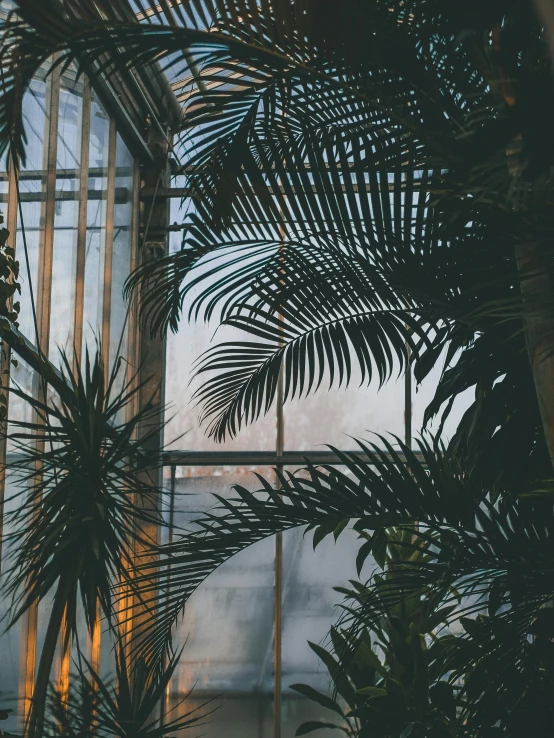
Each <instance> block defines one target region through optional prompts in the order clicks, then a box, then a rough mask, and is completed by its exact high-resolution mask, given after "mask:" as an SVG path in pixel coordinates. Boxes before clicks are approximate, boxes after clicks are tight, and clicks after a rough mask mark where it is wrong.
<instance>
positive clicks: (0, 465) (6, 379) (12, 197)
mask: <svg viewBox="0 0 554 738" xmlns="http://www.w3.org/2000/svg"><path fill="white" fill-rule="evenodd" d="M8 169H9V171H8V177H9V180H8V213H7V219H6V226H7V228H8V231H9V232H10V241H11V243H12V245H13V248H14V250H15V242H16V232H17V189H16V183H15V169H14V166H13V161H12V160H11V158H10V160H9V162H8ZM12 302H13V300H11V299H10V302H9V304H10V306H11V304H12ZM11 358H12V352H11V346H10V344H9V343H8V342H7V341H5V340H2V342H1V346H0V376H1V382H0V384H1V387H2V388H4V387H5V388H6V391H5V392H3V394H4V398H5V405H4V406H3V410H4V413H5V415H4V422H3V423H2V426H3V427H2V428H1V430H2V433H1V434H0V573H1V572H2V544H3V540H4V499H5V488H6V453H7V445H8V438H7V433H6V431H7V426H8V411H9V407H10V393H9V392H8V391H7V390H8V389H9V384H10V366H11Z"/></svg>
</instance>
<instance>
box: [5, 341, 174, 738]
mask: <svg viewBox="0 0 554 738" xmlns="http://www.w3.org/2000/svg"><path fill="white" fill-rule="evenodd" d="M101 357H102V352H101V350H98V352H97V353H96V356H95V357H94V358H93V359H92V361H91V359H90V357H89V354H88V351H87V353H86V357H85V365H84V367H82V368H81V367H80V366H79V365H77V368H76V369H75V370H74V369H73V368H72V365H71V364H70V361H69V359H68V358H67V356H66V355H65V354H63V353H62V374H61V376H57V375H56V374H55V373H54V372H52V371H51V365H49V364H48V362H47V361H46V360H45V359H42V360H41V361H42V363H43V364H44V372H41V373H43V374H44V375H46V374H48V376H49V378H50V380H51V383H50V387H51V390H50V391H51V393H52V394H53V398H51V399H48V400H45V399H43V398H38V399H37V398H35V397H34V396H32V395H29V394H27V393H26V392H25V391H24V390H21V389H18V388H13V389H12V390H11V391H12V393H13V394H15V395H17V396H18V397H20V398H21V399H23V400H24V401H25V402H26V403H28V404H29V405H30V407H31V408H32V409H33V411H34V414H35V415H34V418H35V419H34V420H33V421H31V422H23V421H21V422H17V423H16V424H15V431H11V432H10V440H11V442H12V443H13V444H14V445H15V449H16V451H17V452H18V458H17V461H16V462H15V463H14V464H13V465H11V469H12V471H13V474H14V476H15V480H16V481H15V484H16V490H17V491H16V492H15V495H16V496H17V498H18V502H19V504H18V506H17V508H16V509H15V510H14V511H13V512H12V513H11V514H10V519H9V530H10V532H9V534H8V536H6V540H7V543H8V549H9V554H8V557H7V562H8V567H7V574H6V582H5V585H4V592H3V596H5V597H7V598H9V599H10V600H11V606H10V611H9V622H8V624H7V625H8V627H11V626H12V625H13V624H14V623H15V622H16V621H17V620H18V619H19V618H20V617H21V616H22V615H23V614H24V613H25V612H27V611H28V610H29V609H30V608H32V607H34V606H36V605H38V603H39V602H41V601H42V600H44V598H46V597H49V596H50V595H52V594H53V601H52V607H51V611H50V615H49V620H48V626H47V629H46V635H45V640H44V644H43V648H42V651H41V655H40V662H39V666H38V671H37V677H36V683H35V687H34V693H33V699H32V704H31V710H30V714H29V719H28V726H27V728H28V735H29V736H41V735H42V730H43V724H44V709H45V704H46V695H47V690H48V685H49V680H50V672H51V669H52V664H53V660H54V657H55V652H56V647H57V644H58V642H59V638H60V634H61V633H62V624H63V642H64V648H65V649H66V650H67V648H68V647H69V644H70V643H71V642H72V641H74V640H75V639H76V637H77V631H78V624H79V616H78V606H79V603H82V606H83V612H84V617H85V623H86V627H87V629H88V631H89V633H90V634H92V631H93V628H94V625H95V623H96V621H97V613H98V611H99V610H100V611H101V613H102V614H103V616H104V617H105V618H106V622H107V625H108V626H109V627H110V628H111V629H112V630H113V629H114V628H115V626H116V624H117V616H116V595H115V588H116V587H118V586H119V587H121V588H122V590H123V591H124V592H125V594H126V595H127V596H129V594H130V593H131V595H132V593H133V592H134V589H133V580H132V572H133V568H134V566H135V565H136V562H135V554H134V552H135V549H136V548H137V546H138V545H139V544H140V545H141V546H142V547H143V548H144V550H145V551H150V550H151V549H152V541H148V540H145V537H144V535H143V534H142V533H141V529H142V528H141V524H150V525H152V524H155V525H159V524H160V523H161V520H160V516H159V515H158V514H157V513H156V510H157V507H156V505H155V504H154V502H155V496H156V493H157V490H156V488H155V487H154V486H153V484H152V482H151V479H150V477H149V475H148V473H149V472H150V473H151V470H152V469H153V468H155V467H156V465H157V464H158V463H159V461H158V460H157V459H153V458H152V455H151V454H147V453H146V452H145V451H144V449H143V448H142V447H141V446H139V443H138V441H137V440H136V439H135V437H134V436H135V432H136V429H137V425H138V423H145V422H146V423H147V424H148V419H149V414H150V413H151V411H150V410H148V409H146V410H143V411H141V412H139V413H138V414H136V415H134V416H133V417H132V418H131V419H130V420H123V421H122V420H121V417H122V416H124V415H125V411H126V410H127V408H128V406H129V403H130V402H131V401H132V400H133V398H134V396H135V394H136V393H137V391H138V388H137V387H136V386H133V384H132V383H131V382H124V383H123V386H122V388H121V389H119V390H116V389H115V386H116V383H117V380H118V375H119V370H120V362H116V365H115V367H114V369H113V370H112V371H111V373H110V374H109V375H108V376H106V373H105V370H104V368H103V364H102V358H101ZM135 384H136V383H135ZM11 425H13V424H11ZM151 432H152V433H154V432H156V430H155V429H153V430H152V431H151ZM145 502H146V503H150V504H145ZM126 616H127V615H126V612H125V611H123V612H121V613H119V617H120V618H123V619H125V618H126Z"/></svg>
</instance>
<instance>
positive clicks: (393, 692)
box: [291, 529, 460, 738]
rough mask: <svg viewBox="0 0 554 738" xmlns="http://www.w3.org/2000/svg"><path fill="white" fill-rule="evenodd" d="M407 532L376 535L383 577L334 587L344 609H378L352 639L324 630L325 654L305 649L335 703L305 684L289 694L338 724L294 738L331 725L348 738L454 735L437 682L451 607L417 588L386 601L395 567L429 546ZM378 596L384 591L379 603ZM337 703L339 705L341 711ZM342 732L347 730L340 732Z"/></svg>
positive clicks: (443, 684)
mask: <svg viewBox="0 0 554 738" xmlns="http://www.w3.org/2000/svg"><path fill="white" fill-rule="evenodd" d="M413 538H414V536H413V532H412V531H411V530H410V529H401V530H395V529H388V530H386V531H384V535H383V541H384V545H383V549H384V554H385V556H386V560H387V563H386V565H385V570H384V572H383V573H374V574H373V576H372V581H371V583H370V584H369V585H368V584H363V583H362V582H351V588H350V589H345V588H340V587H338V588H337V591H338V592H340V593H342V594H343V595H344V596H345V601H344V605H343V607H344V608H345V610H346V613H348V612H349V611H350V610H351V607H352V606H355V607H362V608H363V609H364V611H367V610H368V609H369V610H370V611H376V610H377V611H378V612H380V613H381V617H380V618H379V620H378V621H377V622H374V623H372V631H371V632H370V631H367V630H362V632H361V633H360V634H359V635H356V636H352V634H351V633H350V632H349V630H348V629H346V630H343V629H341V628H337V627H333V628H331V634H330V635H331V643H332V650H331V651H327V650H325V649H324V648H323V647H322V646H319V645H317V644H315V643H310V647H311V649H312V650H313V651H314V652H315V653H316V654H317V655H318V656H319V657H320V659H321V661H322V662H323V663H324V664H325V666H326V667H327V669H328V670H329V676H330V678H331V680H332V682H333V687H334V690H333V691H334V697H329V696H327V695H324V694H321V693H320V692H317V691H316V690H314V689H313V688H311V687H310V686H309V685H306V684H293V685H291V688H292V689H294V690H296V691H297V692H299V693H300V694H303V695H304V696H306V697H308V698H310V699H312V700H315V701H316V702H318V703H319V704H321V705H322V706H324V707H327V708H328V709H331V710H333V712H335V713H337V714H338V715H339V716H340V717H341V718H342V721H341V724H339V725H338V726H337V725H334V724H330V723H322V722H317V721H313V722H308V723H304V724H302V725H301V726H300V727H299V728H298V730H297V731H296V735H305V734H307V733H310V732H312V731H314V730H319V729H321V728H336V727H338V728H339V729H341V730H344V732H346V733H347V735H351V736H355V737H358V736H360V737H361V736H368V737H369V736H371V737H374V738H380V736H383V738H395V737H397V736H406V735H410V736H413V737H414V738H416V737H417V736H418V735H422V736H426V735H429V736H437V738H439V736H445V737H450V736H453V735H457V734H458V732H459V731H458V730H457V728H459V727H460V726H459V725H458V723H457V705H456V694H455V691H454V688H453V686H452V685H451V684H449V683H448V682H447V681H446V680H445V679H444V677H446V676H447V674H446V673H444V667H445V659H444V656H443V653H442V651H443V650H444V648H445V647H446V648H447V649H451V648H452V642H451V637H448V638H444V635H445V634H444V633H442V636H443V637H441V633H440V630H441V626H442V625H443V623H444V621H445V620H446V618H447V617H448V615H450V614H451V613H452V611H453V610H454V609H455V607H456V605H455V604H451V605H449V606H447V607H445V608H442V607H441V604H442V601H443V599H444V594H445V593H444V591H443V590H441V589H440V588H439V587H437V588H436V589H430V588H424V589H423V590H422V591H416V592H412V591H410V592H409V593H408V595H407V596H406V597H405V598H402V599H399V600H398V602H396V603H393V604H390V603H389V602H387V599H388V598H387V597H386V595H387V594H388V591H389V585H390V581H387V579H389V580H390V579H391V578H392V579H394V577H395V565H398V564H399V563H400V565H402V564H404V563H407V562H408V563H410V562H414V561H422V560H423V559H424V558H425V557H426V550H427V549H428V548H429V547H430V545H431V543H430V542H429V541H417V540H416V541H415V545H414V540H413ZM381 590H384V592H385V598H384V602H381ZM341 700H342V701H343V702H344V703H345V704H346V706H347V708H348V709H347V711H346V712H345V711H344V708H343V706H342V705H341ZM345 728H346V730H345Z"/></svg>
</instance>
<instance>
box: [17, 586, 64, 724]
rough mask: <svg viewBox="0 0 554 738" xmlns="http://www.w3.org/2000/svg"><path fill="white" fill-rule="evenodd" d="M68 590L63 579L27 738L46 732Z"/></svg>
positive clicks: (42, 653)
mask: <svg viewBox="0 0 554 738" xmlns="http://www.w3.org/2000/svg"><path fill="white" fill-rule="evenodd" d="M67 589H68V588H67V586H66V584H65V582H64V581H63V580H62V579H61V580H60V582H59V584H58V588H57V590H56V594H55V595H54V602H53V605H52V611H51V613H50V619H49V621H48V627H47V629H46V636H45V638H44V645H43V646H42V651H41V654H40V662H39V667H38V672H37V678H36V681H35V688H34V691H33V698H32V700H31V708H30V711H29V718H28V720H27V726H26V737H27V738H42V733H43V730H44V714H45V711H46V698H47V695H48V685H49V683H50V672H51V671H52V664H53V663H54V657H55V655H56V647H57V645H58V638H59V635H60V632H61V628H62V623H63V617H64V612H65V606H66V599H67V598H66V593H67Z"/></svg>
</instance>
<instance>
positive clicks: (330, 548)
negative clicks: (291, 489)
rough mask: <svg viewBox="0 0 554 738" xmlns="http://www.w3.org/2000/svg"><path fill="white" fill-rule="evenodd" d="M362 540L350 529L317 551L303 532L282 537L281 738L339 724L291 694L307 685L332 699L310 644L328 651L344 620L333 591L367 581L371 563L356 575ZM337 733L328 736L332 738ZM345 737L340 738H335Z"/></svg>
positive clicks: (329, 714) (326, 677) (339, 599)
mask: <svg viewBox="0 0 554 738" xmlns="http://www.w3.org/2000/svg"><path fill="white" fill-rule="evenodd" d="M359 546H360V542H359V540H358V535H357V533H355V532H354V531H353V530H351V529H346V530H345V531H344V532H343V533H342V534H341V535H340V536H339V538H338V540H337V541H336V542H335V540H334V538H333V536H328V537H327V538H325V539H324V540H323V541H322V542H321V543H320V544H319V545H318V546H317V548H316V549H315V551H314V548H313V536H312V534H311V533H309V534H307V535H306V536H305V535H304V529H296V530H291V531H286V532H285V533H284V534H283V595H282V603H283V604H282V607H283V628H282V680H281V688H282V736H283V738H293V736H294V735H295V733H296V730H297V729H298V727H299V726H300V725H301V724H302V723H303V722H306V721H308V720H323V721H324V722H330V723H335V724H336V723H337V716H336V715H334V714H333V713H332V712H330V711H328V710H325V708H323V707H321V706H320V705H319V704H317V703H315V702H312V701H311V700H308V699H306V698H304V697H302V696H301V695H299V694H298V693H297V692H294V691H293V690H291V689H290V686H291V684H307V685H309V686H310V687H313V688H314V689H317V690H318V691H320V692H323V693H324V694H329V695H332V685H331V682H330V679H329V673H328V671H327V669H326V668H325V666H324V665H323V664H322V663H321V661H320V660H319V658H318V657H317V656H316V654H315V653H314V652H313V651H312V649H311V648H310V646H309V643H308V642H309V641H310V642H312V643H315V644H317V645H319V646H322V647H323V648H326V649H329V648H330V641H329V631H330V628H331V626H332V625H334V624H336V622H337V620H338V619H339V617H340V614H341V609H340V607H338V605H339V604H340V603H341V602H342V595H341V594H339V593H337V592H335V591H334V589H333V588H334V587H337V586H343V587H344V586H346V587H347V586H348V582H349V580H350V579H358V578H361V579H362V580H365V579H367V578H368V577H369V575H370V573H371V569H372V567H373V564H372V561H371V560H370V559H368V560H367V561H366V563H365V565H364V568H363V570H362V573H361V576H360V577H358V575H357V573H356V554H357V552H358V549H359ZM334 735H335V732H334V731H331V732H329V736H334ZM336 735H337V736H338V735H341V733H338V732H337V733H336Z"/></svg>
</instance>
